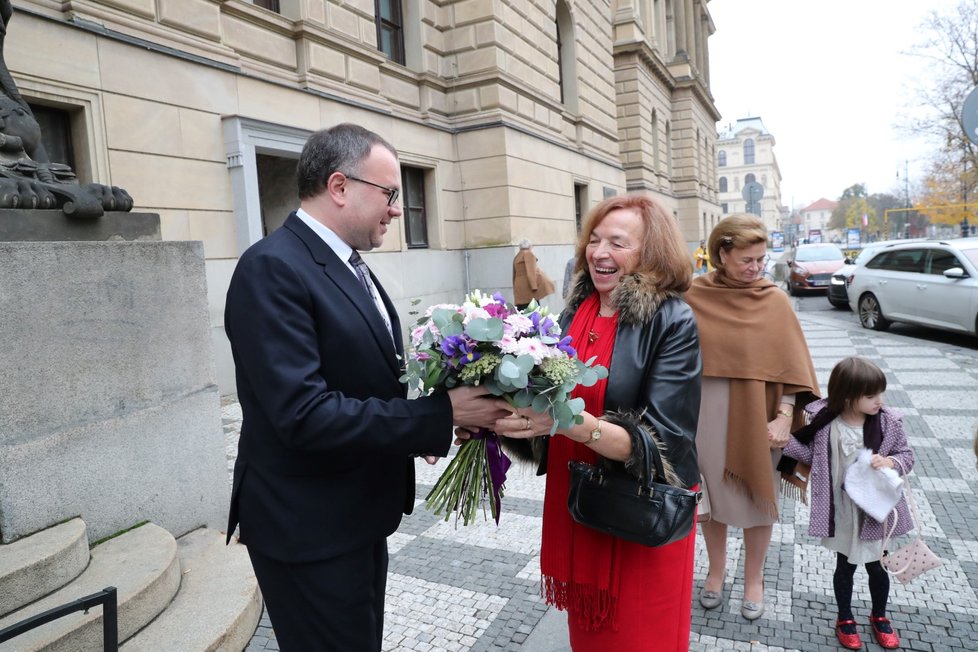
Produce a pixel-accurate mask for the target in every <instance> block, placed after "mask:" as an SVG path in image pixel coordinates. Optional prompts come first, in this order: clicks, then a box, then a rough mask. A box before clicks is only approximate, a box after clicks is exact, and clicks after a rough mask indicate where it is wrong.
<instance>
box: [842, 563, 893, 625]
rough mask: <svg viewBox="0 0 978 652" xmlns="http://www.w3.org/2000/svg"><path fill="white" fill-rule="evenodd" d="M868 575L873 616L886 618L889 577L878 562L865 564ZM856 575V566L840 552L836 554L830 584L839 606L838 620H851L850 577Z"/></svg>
mask: <svg viewBox="0 0 978 652" xmlns="http://www.w3.org/2000/svg"><path fill="white" fill-rule="evenodd" d="M866 572H867V573H868V574H869V595H870V596H871V598H872V600H873V615H874V616H876V617H884V616H886V601H887V599H888V598H889V595H890V576H889V575H887V574H886V570H884V568H883V565H882V564H881V563H880V562H879V561H871V562H869V563H868V564H866ZM855 573H856V565H855V564H850V563H849V558H848V557H846V556H845V555H843V554H842V553H841V552H839V553H836V560H835V575H834V576H833V577H832V583H833V585H834V586H835V601H836V603H838V605H839V620H853V619H854V618H853V615H852V577H853V575H854V574H855Z"/></svg>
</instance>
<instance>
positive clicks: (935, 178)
mask: <svg viewBox="0 0 978 652" xmlns="http://www.w3.org/2000/svg"><path fill="white" fill-rule="evenodd" d="M921 30H922V33H923V39H922V41H921V42H920V44H919V45H918V46H916V47H915V48H914V50H913V51H912V54H914V55H916V56H919V57H922V58H924V59H925V60H927V61H928V62H929V65H928V67H927V70H928V73H929V74H928V76H927V77H925V78H923V79H921V85H922V87H921V89H920V90H919V92H918V95H917V102H918V104H920V105H922V106H924V107H926V108H927V109H929V111H928V114H927V116H926V117H918V118H917V119H916V120H914V122H913V124H912V126H911V129H912V130H913V131H914V132H916V133H918V134H924V135H926V136H928V137H929V138H930V140H931V141H932V142H934V144H935V150H934V154H933V157H932V160H931V166H930V169H929V170H928V173H927V178H926V179H925V180H924V182H923V183H922V184H921V185H922V187H923V188H924V196H922V197H920V198H919V201H917V202H915V204H917V205H919V206H928V205H931V206H932V205H935V204H937V203H941V204H964V203H969V202H972V201H978V192H976V191H978V145H975V143H973V142H971V140H970V139H969V138H968V136H967V133H966V132H965V129H964V125H963V122H962V108H963V105H964V100H965V97H967V95H968V93H969V92H971V90H972V89H974V88H975V87H976V86H978V3H975V2H974V0H961V1H960V2H959V3H958V5H957V6H956V7H953V8H950V9H947V10H945V11H938V10H932V11H931V12H930V13H929V14H928V16H927V18H926V19H925V21H924V23H923V24H922V25H921ZM969 212H970V211H965V210H963V208H962V207H958V208H957V209H956V210H949V211H944V212H942V213H941V214H940V215H935V216H934V217H935V218H936V221H942V222H952V221H957V220H959V219H960V218H961V217H964V216H967V215H968V214H969Z"/></svg>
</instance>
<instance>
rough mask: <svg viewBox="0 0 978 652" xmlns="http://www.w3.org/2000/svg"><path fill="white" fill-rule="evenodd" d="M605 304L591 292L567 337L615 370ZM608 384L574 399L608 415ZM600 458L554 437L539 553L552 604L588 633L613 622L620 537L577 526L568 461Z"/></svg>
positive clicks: (613, 324)
mask: <svg viewBox="0 0 978 652" xmlns="http://www.w3.org/2000/svg"><path fill="white" fill-rule="evenodd" d="M599 307H600V302H599V300H598V295H597V293H593V294H591V295H590V296H589V297H588V298H587V299H585V300H584V302H583V303H582V304H581V306H580V308H578V310H577V313H576V314H575V315H574V318H573V320H572V321H571V323H570V326H569V327H568V329H567V333H566V334H567V335H570V336H571V337H572V338H573V343H574V346H575V347H576V348H577V356H578V357H579V358H580V359H581V360H588V359H590V358H591V357H592V356H593V357H595V358H596V359H595V361H594V363H595V364H599V365H602V366H604V367H606V368H609V369H610V365H611V353H612V351H613V350H614V347H615V333H616V331H617V329H618V315H617V313H616V314H615V316H613V317H598V309H599ZM607 385H608V380H607V379H604V380H601V381H599V382H598V383H597V384H595V385H593V386H591V387H581V386H578V387H577V388H576V389H575V390H574V391H573V392H572V393H571V395H572V396H574V397H580V398H583V399H584V408H585V409H586V410H587V411H588V412H590V413H591V414H594V415H599V416H600V415H601V414H603V413H604V393H605V388H606V387H607ZM597 459H598V455H597V454H596V453H595V452H594V451H592V450H591V448H590V447H589V446H586V445H584V444H579V443H577V442H575V441H573V440H571V439H569V438H567V437H564V436H555V437H551V438H550V446H549V452H548V461H547V490H546V495H545V497H544V502H543V542H542V544H541V550H540V571H541V574H542V575H543V578H542V583H543V584H542V588H543V594H544V598H545V599H546V601H547V603H548V604H552V605H554V606H555V607H557V608H558V609H563V610H569V611H570V613H571V615H572V617H575V618H578V619H580V622H581V624H582V626H583V627H584V628H586V629H590V630H593V629H598V628H600V627H602V626H604V625H605V624H607V623H608V622H611V623H613V622H614V615H615V608H616V606H617V601H618V589H619V577H620V572H621V569H620V568H619V563H618V560H619V559H620V555H621V545H622V541H621V539H618V538H616V537H612V536H609V535H607V534H603V533H601V532H598V531H597V530H592V529H591V528H588V527H585V526H583V525H578V524H577V523H576V522H575V521H574V519H572V518H571V516H570V512H568V511H567V495H568V493H569V491H570V472H569V471H568V469H567V462H568V461H570V460H580V461H582V462H589V463H592V464H593V463H595V462H596V461H597Z"/></svg>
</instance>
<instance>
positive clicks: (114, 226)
mask: <svg viewBox="0 0 978 652" xmlns="http://www.w3.org/2000/svg"><path fill="white" fill-rule="evenodd" d="M159 239H160V216H159V215H157V214H156V213H122V212H119V211H110V212H107V213H105V214H104V215H102V217H98V218H95V219H91V220H79V219H73V218H70V217H67V216H66V215H65V214H64V213H62V212H61V211H57V210H55V211H40V210H19V209H0V242H51V241H72V242H75V241H79V240H92V241H100V242H105V241H134V240H159Z"/></svg>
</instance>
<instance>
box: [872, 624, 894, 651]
mask: <svg viewBox="0 0 978 652" xmlns="http://www.w3.org/2000/svg"><path fill="white" fill-rule="evenodd" d="M869 624H870V625H872V626H873V636H875V637H876V642H877V643H879V644H880V647H883V648H886V649H887V650H895V649H896V648H898V647H900V637H899V636H897V635H896V632H894V631H893V628H892V627H891V626H890V621H889V620H887V619H886V618H885V617H883V616H870V617H869Z"/></svg>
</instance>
